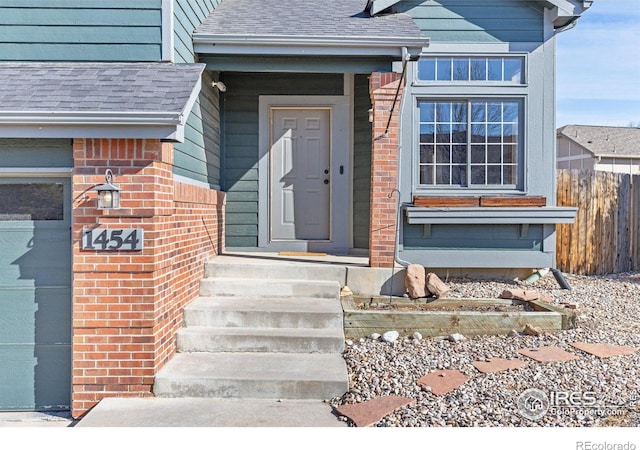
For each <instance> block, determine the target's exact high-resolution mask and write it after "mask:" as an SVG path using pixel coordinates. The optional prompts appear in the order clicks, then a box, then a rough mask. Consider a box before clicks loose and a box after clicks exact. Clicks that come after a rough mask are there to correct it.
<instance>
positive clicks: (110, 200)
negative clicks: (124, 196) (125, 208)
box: [95, 169, 120, 209]
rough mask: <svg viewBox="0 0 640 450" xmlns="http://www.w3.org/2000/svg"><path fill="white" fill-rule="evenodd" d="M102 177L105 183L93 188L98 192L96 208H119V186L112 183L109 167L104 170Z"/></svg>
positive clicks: (111, 173)
mask: <svg viewBox="0 0 640 450" xmlns="http://www.w3.org/2000/svg"><path fill="white" fill-rule="evenodd" d="M104 178H105V181H106V183H105V184H101V185H100V186H98V187H96V188H95V190H96V192H97V193H98V209H118V208H120V188H119V187H118V186H114V185H113V184H112V182H113V172H111V169H107V170H106V172H105V173H104Z"/></svg>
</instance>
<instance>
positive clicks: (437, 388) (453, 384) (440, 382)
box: [418, 369, 467, 395]
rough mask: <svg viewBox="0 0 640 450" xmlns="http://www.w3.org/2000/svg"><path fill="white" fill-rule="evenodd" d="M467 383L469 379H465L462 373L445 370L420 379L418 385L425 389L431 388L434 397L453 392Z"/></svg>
mask: <svg viewBox="0 0 640 450" xmlns="http://www.w3.org/2000/svg"><path fill="white" fill-rule="evenodd" d="M466 381H467V377H465V376H464V375H463V374H462V372H460V371H458V370H450V369H444V370H437V371H435V372H432V373H429V374H427V375H424V376H422V377H420V379H418V384H419V385H420V386H423V387H427V386H428V387H430V388H431V392H432V393H433V394H434V395H443V394H446V393H448V392H451V391H453V390H454V389H455V388H457V387H458V386H460V385H462V384H463V383H465V382H466Z"/></svg>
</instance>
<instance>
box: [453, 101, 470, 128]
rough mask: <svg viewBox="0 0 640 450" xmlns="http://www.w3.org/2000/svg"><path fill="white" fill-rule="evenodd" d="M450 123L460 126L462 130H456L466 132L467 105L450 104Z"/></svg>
mask: <svg viewBox="0 0 640 450" xmlns="http://www.w3.org/2000/svg"><path fill="white" fill-rule="evenodd" d="M451 121H452V122H453V123H456V124H461V125H463V126H464V128H460V127H459V126H458V127H457V128H458V129H463V130H466V129H467V128H466V126H467V104H466V103H451Z"/></svg>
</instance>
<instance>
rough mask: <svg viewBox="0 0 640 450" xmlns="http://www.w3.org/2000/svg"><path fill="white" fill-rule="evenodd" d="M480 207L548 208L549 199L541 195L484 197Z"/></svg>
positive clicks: (481, 198)
mask: <svg viewBox="0 0 640 450" xmlns="http://www.w3.org/2000/svg"><path fill="white" fill-rule="evenodd" d="M480 206H497V207H500V206H516V207H517V206H547V198H546V197H543V196H539V195H531V196H527V197H505V196H496V197H492V196H484V195H483V196H482V197H480Z"/></svg>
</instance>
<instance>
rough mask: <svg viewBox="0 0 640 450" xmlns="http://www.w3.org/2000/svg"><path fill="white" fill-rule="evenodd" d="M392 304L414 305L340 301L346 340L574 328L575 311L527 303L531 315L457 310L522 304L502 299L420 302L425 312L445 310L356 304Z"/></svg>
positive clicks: (399, 303) (391, 300) (389, 300)
mask: <svg viewBox="0 0 640 450" xmlns="http://www.w3.org/2000/svg"><path fill="white" fill-rule="evenodd" d="M372 301H374V302H376V303H392V304H394V305H396V306H399V307H402V306H407V307H410V305H415V304H416V302H412V301H410V300H407V299H405V298H399V297H392V298H389V297H382V296H375V297H371V296H369V297H358V296H347V297H343V298H342V309H343V311H344V333H345V338H346V339H357V338H361V337H367V336H369V335H371V334H372V333H379V334H382V333H384V332H386V331H389V330H396V331H398V332H399V333H400V336H410V335H412V334H413V333H414V332H416V331H417V332H419V333H420V334H422V336H424V337H434V336H447V335H449V334H453V333H460V334H463V335H500V334H508V333H509V332H510V331H511V330H516V331H518V332H522V331H523V330H524V328H525V325H527V324H530V325H532V326H534V327H540V328H541V329H542V330H543V331H548V332H553V331H559V330H568V329H571V328H575V326H576V314H575V311H573V310H571V309H568V308H564V307H558V306H555V305H551V304H548V303H545V302H541V301H531V302H527V303H528V304H529V305H531V307H532V308H533V309H534V311H517V312H514V311H465V310H457V309H456V308H460V307H461V306H463V305H464V306H471V305H472V306H500V305H504V306H511V305H521V304H523V303H524V302H520V301H517V300H505V299H438V300H435V301H432V302H429V303H426V302H424V301H423V302H422V305H423V307H425V308H429V307H432V308H438V309H443V308H447V310H445V311H443V310H438V311H425V310H420V311H411V310H374V309H361V308H358V306H356V303H367V302H372Z"/></svg>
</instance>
